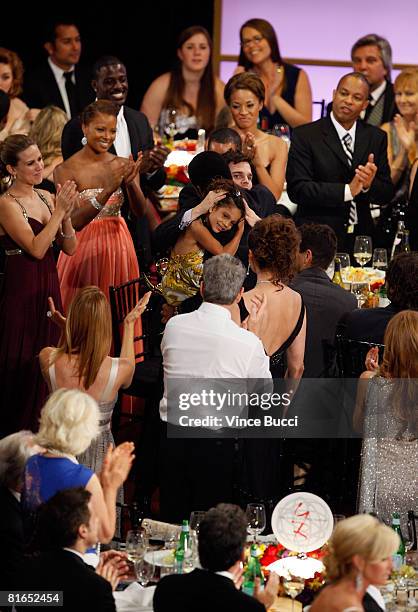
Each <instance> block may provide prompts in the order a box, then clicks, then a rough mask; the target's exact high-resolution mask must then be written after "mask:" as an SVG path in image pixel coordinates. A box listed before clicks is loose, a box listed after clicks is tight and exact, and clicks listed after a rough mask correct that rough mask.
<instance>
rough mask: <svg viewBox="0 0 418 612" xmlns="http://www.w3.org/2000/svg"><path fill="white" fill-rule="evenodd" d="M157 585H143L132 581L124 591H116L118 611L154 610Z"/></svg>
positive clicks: (148, 611)
mask: <svg viewBox="0 0 418 612" xmlns="http://www.w3.org/2000/svg"><path fill="white" fill-rule="evenodd" d="M154 591H155V586H150V587H143V586H141V585H140V584H138V583H137V582H132V583H131V584H130V585H129V586H128V587H126V589H125V590H124V591H115V592H114V593H113V597H114V598H115V603H116V610H117V612H152V609H153V608H152V600H153V597H154Z"/></svg>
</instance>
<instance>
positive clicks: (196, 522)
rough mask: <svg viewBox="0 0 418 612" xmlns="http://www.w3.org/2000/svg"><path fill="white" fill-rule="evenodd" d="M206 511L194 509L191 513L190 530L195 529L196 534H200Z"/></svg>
mask: <svg viewBox="0 0 418 612" xmlns="http://www.w3.org/2000/svg"><path fill="white" fill-rule="evenodd" d="M205 514H206V512H203V511H201V510H193V512H192V513H191V514H190V531H194V532H195V533H196V535H199V527H200V523H201V522H202V521H203V519H204V518H205Z"/></svg>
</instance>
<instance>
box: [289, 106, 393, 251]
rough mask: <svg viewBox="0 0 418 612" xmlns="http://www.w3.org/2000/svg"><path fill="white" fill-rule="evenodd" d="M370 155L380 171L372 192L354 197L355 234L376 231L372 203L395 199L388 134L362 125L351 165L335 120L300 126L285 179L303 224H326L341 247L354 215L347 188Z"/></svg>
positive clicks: (297, 216) (323, 120) (360, 124)
mask: <svg viewBox="0 0 418 612" xmlns="http://www.w3.org/2000/svg"><path fill="white" fill-rule="evenodd" d="M370 153H373V154H374V161H375V164H376V165H377V173H376V176H375V179H374V181H373V183H372V186H371V188H370V189H369V191H367V192H366V193H360V194H359V195H358V196H356V198H355V200H356V203H357V212H358V218H359V223H358V225H357V226H356V233H365V234H370V233H372V231H373V221H372V218H371V215H370V207H369V203H370V202H373V203H377V204H385V203H388V202H390V200H391V198H392V196H393V185H392V181H391V179H390V170H389V165H388V159H387V137H386V134H385V132H383V131H382V130H380V129H379V128H376V127H373V126H371V125H367V124H365V123H363V122H362V121H358V122H357V127H356V137H355V145H354V154H353V164H352V166H350V165H349V163H348V160H347V157H346V155H345V153H344V150H343V147H342V144H341V142H340V139H339V137H338V134H337V131H336V129H335V127H334V125H333V123H332V121H331V119H330V117H325V118H323V119H319V120H318V121H314V122H313V123H308V124H306V125H302V126H300V127H297V128H295V129H294V130H293V133H292V142H291V145H290V150H289V159H288V163H287V172H286V180H287V192H288V194H289V197H290V199H291V200H292V202H295V203H296V204H297V205H298V210H297V213H296V220H297V221H298V223H304V222H306V221H311V222H315V223H326V224H327V225H330V226H331V227H332V228H333V229H334V230H335V232H336V234H337V236H338V238H339V242H341V243H342V242H343V239H344V237H345V232H346V228H347V224H348V216H349V211H350V206H349V203H348V202H344V187H345V185H346V184H348V183H350V182H351V180H352V178H353V176H354V170H355V168H356V167H357V166H358V165H359V164H366V163H367V159H368V156H369V154H370Z"/></svg>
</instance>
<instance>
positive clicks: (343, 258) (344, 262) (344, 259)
mask: <svg viewBox="0 0 418 612" xmlns="http://www.w3.org/2000/svg"><path fill="white" fill-rule="evenodd" d="M335 257H338V259H339V260H340V262H341V270H344V268H349V267H350V255H349V254H348V253H337V254H336V255H335Z"/></svg>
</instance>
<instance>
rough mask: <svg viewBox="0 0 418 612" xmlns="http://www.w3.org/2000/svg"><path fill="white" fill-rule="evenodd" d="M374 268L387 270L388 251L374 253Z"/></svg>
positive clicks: (378, 250)
mask: <svg viewBox="0 0 418 612" xmlns="http://www.w3.org/2000/svg"><path fill="white" fill-rule="evenodd" d="M372 265H373V268H377V269H378V270H386V268H387V265H388V255H387V252H386V249H375V250H374V251H373V264H372Z"/></svg>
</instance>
